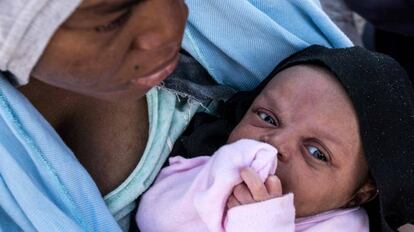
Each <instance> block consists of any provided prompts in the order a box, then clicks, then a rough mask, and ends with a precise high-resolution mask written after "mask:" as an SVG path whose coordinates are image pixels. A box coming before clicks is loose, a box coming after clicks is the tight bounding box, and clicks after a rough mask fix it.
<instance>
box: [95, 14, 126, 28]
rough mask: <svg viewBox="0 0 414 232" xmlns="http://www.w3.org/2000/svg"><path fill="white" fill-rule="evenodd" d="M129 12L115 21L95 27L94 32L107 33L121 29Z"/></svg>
mask: <svg viewBox="0 0 414 232" xmlns="http://www.w3.org/2000/svg"><path fill="white" fill-rule="evenodd" d="M130 14H131V11H127V12H126V13H124V14H123V15H121V16H120V17H118V18H117V19H115V20H113V21H112V22H110V23H107V24H105V25H101V26H97V27H95V31H96V32H109V31H113V30H115V29H117V28H119V27H121V26H122V25H123V24H124V23H125V22H126V21H128V18H129V17H130Z"/></svg>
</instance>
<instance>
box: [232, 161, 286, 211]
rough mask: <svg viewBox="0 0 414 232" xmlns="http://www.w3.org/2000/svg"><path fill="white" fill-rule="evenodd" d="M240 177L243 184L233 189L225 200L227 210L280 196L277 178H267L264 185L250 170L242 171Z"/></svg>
mask: <svg viewBox="0 0 414 232" xmlns="http://www.w3.org/2000/svg"><path fill="white" fill-rule="evenodd" d="M240 176H241V178H242V180H243V182H242V183H241V184H239V185H236V186H235V187H234V189H233V193H232V194H231V195H230V197H229V199H228V200H227V208H228V209H230V208H233V207H235V206H239V205H245V204H250V203H254V202H258V201H265V200H269V199H271V198H275V197H280V196H282V184H281V183H280V179H279V178H278V177H277V176H269V177H268V178H267V179H266V181H265V183H262V181H261V179H260V177H259V175H258V174H257V173H256V172H255V171H254V170H253V169H252V168H244V169H242V171H241V172H240Z"/></svg>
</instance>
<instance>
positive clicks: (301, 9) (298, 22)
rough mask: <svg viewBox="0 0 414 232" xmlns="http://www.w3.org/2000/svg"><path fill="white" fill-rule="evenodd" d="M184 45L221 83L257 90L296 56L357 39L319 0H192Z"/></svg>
mask: <svg viewBox="0 0 414 232" xmlns="http://www.w3.org/2000/svg"><path fill="white" fill-rule="evenodd" d="M186 3H187V5H188V7H189V9H190V15H189V19H188V24H187V28H186V31H185V35H184V41H183V47H184V49H185V50H187V51H188V52H189V53H190V54H191V55H192V56H193V57H195V59H196V60H197V61H198V62H200V63H201V64H202V65H203V66H204V67H205V68H206V69H207V70H208V72H209V73H210V75H212V76H213V78H214V79H215V80H216V81H217V82H218V83H220V84H226V85H229V86H231V87H233V88H235V89H238V90H248V89H252V88H254V87H255V86H256V85H257V84H258V83H260V81H262V80H263V79H264V78H265V77H266V76H267V75H268V74H269V73H270V72H271V71H272V70H273V68H274V67H275V66H276V65H277V64H278V63H279V62H280V61H282V60H283V59H285V58H286V57H287V56H289V55H290V54H292V53H294V52H296V51H299V50H302V49H303V48H305V47H308V46H309V45H312V44H319V45H323V46H325V47H335V48H338V47H349V46H352V43H351V41H350V40H349V39H348V38H347V37H346V36H345V35H344V34H343V33H342V32H341V31H340V30H339V29H338V28H337V27H336V25H335V24H334V23H333V22H332V21H331V20H330V19H329V17H328V16H327V15H326V14H325V13H324V12H323V11H322V9H321V6H320V3H319V1H318V0H187V1H186Z"/></svg>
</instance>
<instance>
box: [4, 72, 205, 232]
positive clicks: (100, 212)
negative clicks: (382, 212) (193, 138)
mask: <svg viewBox="0 0 414 232" xmlns="http://www.w3.org/2000/svg"><path fill="white" fill-rule="evenodd" d="M147 102H148V112H149V123H150V125H149V128H150V131H149V139H148V143H147V146H146V149H145V152H144V154H143V156H142V159H141V161H140V162H139V164H138V166H137V167H136V169H135V170H134V171H133V172H132V173H131V175H130V176H129V177H128V178H127V179H126V180H125V181H124V182H123V183H122V184H121V185H120V186H119V187H118V188H116V189H115V190H114V191H112V192H111V193H109V194H108V195H107V196H105V200H103V199H102V197H101V195H100V193H99V191H98V189H97V187H96V185H95V183H94V182H93V180H92V178H91V177H90V176H89V174H88V173H87V172H86V170H85V169H84V168H83V167H82V166H81V164H80V163H79V162H78V161H77V159H76V157H75V156H74V154H73V153H72V152H71V150H70V149H69V148H68V147H67V146H66V145H65V144H64V142H63V141H62V140H61V138H60V137H59V135H58V134H57V133H56V132H55V131H54V129H53V128H52V127H51V126H50V124H49V123H48V122H47V121H46V120H45V119H44V118H43V117H42V116H41V115H40V114H39V113H38V111H37V110H36V109H35V108H34V107H33V106H32V105H31V103H30V102H29V101H27V99H26V98H25V97H24V96H23V95H21V94H20V92H19V91H17V90H16V89H15V88H14V87H13V86H11V85H10V83H9V82H8V81H7V80H6V78H5V77H4V76H2V74H1V73H0V128H1V130H0V231H121V230H124V231H127V230H128V228H129V219H130V213H131V212H132V211H133V209H134V207H135V200H136V199H137V198H138V197H139V196H140V195H141V193H142V192H143V191H145V190H146V189H147V188H148V187H149V185H150V184H151V183H152V182H153V181H154V179H155V177H156V175H157V174H158V172H159V170H160V169H161V166H162V165H163V163H164V161H165V160H166V159H167V157H168V155H169V153H170V151H171V149H172V146H173V143H174V141H175V140H176V139H177V137H178V136H179V135H180V134H181V133H182V131H183V130H184V128H185V127H186V125H187V124H188V123H189V121H190V119H191V117H192V116H193V115H194V113H195V112H196V111H198V110H200V109H204V108H202V107H200V104H199V103H198V102H197V101H195V100H191V99H189V98H187V97H181V96H180V95H179V94H177V93H175V92H173V91H171V90H167V89H166V88H162V87H156V88H153V89H152V90H151V91H150V92H149V93H148V94H147ZM105 203H106V204H105ZM108 209H109V210H108ZM117 222H118V223H119V225H118V223H117Z"/></svg>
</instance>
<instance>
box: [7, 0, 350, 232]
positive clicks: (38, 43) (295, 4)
mask: <svg viewBox="0 0 414 232" xmlns="http://www.w3.org/2000/svg"><path fill="white" fill-rule="evenodd" d="M188 4H189V8H190V11H191V10H192V9H194V11H193V12H194V14H195V15H193V16H192V17H191V18H190V19H191V20H190V22H189V24H188V27H187V30H188V32H186V38H185V40H184V45H183V47H184V48H185V49H186V50H187V51H188V52H189V53H190V54H191V55H192V56H194V57H195V58H196V59H197V60H199V61H200V63H201V64H202V65H203V66H204V67H205V68H206V69H207V71H209V72H210V74H211V75H212V76H213V78H214V79H215V80H216V81H218V82H219V83H221V84H223V83H227V84H230V85H232V84H235V85H232V86H233V87H235V88H248V87H249V86H250V87H251V86H254V85H255V84H257V83H258V82H259V81H260V79H263V78H264V77H265V76H266V75H263V76H262V74H263V73H266V72H270V70H268V71H267V69H268V68H269V67H270V65H266V62H265V61H266V59H269V57H270V58H272V59H273V60H272V62H271V63H272V65H273V64H274V63H275V62H277V61H278V60H279V59H281V58H282V57H284V56H285V55H288V54H290V53H292V52H294V51H295V50H299V49H301V48H302V47H304V46H308V45H309V44H311V43H320V44H323V45H326V46H347V45H350V43H349V40H347V38H346V37H344V35H343V34H342V33H341V32H340V31H339V30H338V29H337V28H336V27H335V26H334V25H333V24H332V22H330V21H329V19H328V17H327V16H325V15H324V14H323V13H322V11H321V10H320V8H319V5H318V4H317V3H316V1H311V0H309V1H306V2H305V1H283V2H280V3H278V4H276V3H274V2H271V1H266V2H263V4H264V5H265V6H266V4H269V5H268V6H269V8H266V9H263V6H262V5H261V3H252V4H246V2H240V1H237V2H236V1H229V2H224V3H223V2H222V1H216V0H211V1H189V2H188ZM203 4H207V5H203ZM220 4H222V5H220ZM223 4H224V5H226V6H233V7H236V8H237V9H238V11H237V12H238V15H244V11H243V9H245V8H246V7H249V11H250V12H251V15H250V16H249V17H242V18H240V20H242V21H243V22H244V23H248V24H254V25H256V27H250V26H249V27H247V28H250V29H252V33H255V32H257V31H256V29H260V30H259V31H261V33H260V36H259V35H258V36H257V37H250V36H249V35H243V36H239V37H238V38H237V41H238V42H237V43H235V37H234V36H231V35H234V34H232V33H229V34H227V33H226V34H225V36H224V35H222V36H217V33H216V32H215V31H214V30H213V31H212V30H210V29H209V28H210V27H211V26H213V27H214V26H215V25H217V24H222V25H229V27H228V30H229V31H230V32H231V31H232V30H235V31H237V32H240V31H241V30H240V27H243V24H240V23H239V24H237V22H235V21H232V20H231V21H228V19H229V18H228V17H220V18H221V19H220V18H217V19H218V20H214V21H213V22H211V23H208V22H206V21H204V19H205V16H206V15H205V13H208V12H210V14H216V15H221V16H223V15H226V14H227V13H228V12H232V14H235V13H237V12H234V11H230V10H229V9H227V10H226V8H223V7H222V6H224V5H223ZM204 6H205V7H208V8H204V11H203V10H202V9H203V8H200V7H204ZM215 6H219V7H215ZM278 9H279V10H280V9H286V11H287V13H289V14H290V15H291V16H292V17H298V20H297V21H298V22H297V23H293V22H292V23H285V22H284V21H285V20H286V17H285V18H283V17H282V18H280V17H279V16H278V15H279V14H278V12H277V10H278ZM260 12H262V15H265V16H266V15H267V16H268V17H265V18H263V20H258V19H257V17H254V15H255V14H260ZM0 13H1V15H2V17H1V18H0V25H1V29H2V31H1V33H0V36H1V37H0V42H1V43H0V69H1V70H2V72H1V74H0V75H1V76H2V78H1V79H0V80H1V81H0V105H1V107H0V112H1V114H0V115H1V116H0V119H1V120H0V123H1V125H0V126H1V128H2V130H1V132H0V145H1V151H0V156H1V157H0V160H2V162H1V164H0V173H1V182H0V183H1V186H0V193H1V195H2V197H1V198H0V206H1V208H0V221H1V222H2V223H1V224H0V228H2V229H3V228H4V230H7V231H11V230H16V229H18V228H19V229H23V230H25V231H30V230H53V231H54V230H56V231H72V230H84V231H85V230H86V231H114V230H119V228H118V225H117V223H116V222H118V224H119V225H121V228H122V229H124V230H127V229H128V227H129V221H130V217H129V215H130V213H131V211H132V210H133V209H134V208H135V205H136V204H135V200H136V199H137V198H138V197H139V196H140V195H141V193H142V192H143V191H145V190H146V189H147V188H148V186H149V185H150V184H151V183H152V182H153V180H154V178H155V176H156V174H157V173H158V171H159V170H160V168H161V166H162V165H163V163H164V161H165V160H166V158H167V156H168V154H169V152H170V151H171V148H172V145H173V143H174V141H175V140H176V138H177V137H178V136H179V135H180V134H181V132H182V131H183V130H184V128H185V126H186V125H187V124H188V122H189V119H190V118H191V117H192V116H193V115H194V113H195V112H196V111H198V110H200V109H206V108H207V109H212V108H214V101H212V98H211V95H212V94H214V95H215V96H217V95H221V96H222V93H223V91H225V92H227V90H225V89H223V88H222V87H217V86H215V85H214V83H212V81H209V80H208V79H207V80H206V79H202V80H199V81H197V80H196V77H200V76H201V77H203V76H208V75H207V73H206V72H205V71H203V70H202V68H201V67H200V66H199V65H198V64H197V63H196V62H194V61H193V60H191V58H189V57H188V56H185V55H182V59H181V61H180V67H179V68H178V69H177V71H176V72H175V73H174V75H173V76H172V77H170V78H169V79H167V80H166V81H165V85H164V86H159V87H157V88H152V87H154V86H155V85H157V84H158V83H159V82H160V81H162V80H164V79H165V78H166V77H167V76H168V75H169V74H170V73H171V72H172V71H173V69H174V68H175V66H176V64H177V60H178V55H177V53H178V51H179V49H180V46H179V45H180V42H181V38H182V35H183V30H184V23H185V20H186V16H187V9H186V6H185V4H184V2H183V1H182V0H147V1H137V0H114V1H105V0H84V1H79V0H72V1H64V2H61V1H52V0H43V1H41V2H39V1H34V0H32V1H30V0H21V1H11V0H10V1H2V2H1V3H0ZM236 18H237V17H236ZM232 19H234V18H232ZM309 19H313V21H312V20H309ZM279 21H280V24H278V22H279ZM269 22H273V24H271V25H272V27H266V26H264V25H269V24H268V23H269ZM315 22H316V23H315ZM298 23H299V24H301V25H303V27H302V31H298V30H297V29H298V28H297V24H298ZM237 25H239V26H237ZM246 25H247V24H246ZM266 28H267V29H266ZM206 29H208V30H206ZM245 31H246V30H245ZM202 35H205V36H208V37H209V38H210V39H211V40H206V39H205V38H203V37H202ZM241 38H243V39H241ZM217 39H218V40H217ZM274 39H278V40H279V41H280V44H279V46H280V47H278V48H276V49H274V50H268V51H267V50H266V49H264V50H263V48H266V46H264V47H262V49H261V50H257V49H256V48H255V47H254V46H250V47H247V46H242V45H243V44H246V43H253V44H257V43H261V44H262V45H264V42H265V41H267V40H272V44H273V43H274ZM258 41H259V42H258ZM335 41H336V42H335ZM223 42H225V43H229V44H228V47H226V53H227V54H224V53H223V52H221V51H219V50H218V49H217V48H220V47H221V46H222V43H223ZM232 42H233V44H232ZM209 46H210V47H209ZM226 46H227V45H226ZM243 47H244V48H245V49H240V48H243ZM282 48H283V49H282ZM278 49H280V50H279V51H278ZM197 51H199V53H197ZM237 51H238V52H237ZM240 51H243V52H242V53H240ZM204 52H211V53H208V54H206V53H204ZM258 52H261V53H262V55H261V56H258ZM274 54H278V56H277V57H274V56H273V55H274ZM212 61H215V62H212ZM241 61H243V62H241ZM226 62H227V63H226ZM256 62H259V63H260V62H261V63H262V65H260V66H257V67H256V66H255V65H256V64H257V63H256ZM223 64H227V65H228V66H226V65H223ZM238 64H240V66H237V65H238ZM252 67H255V68H254V69H251V68H252ZM256 68H257V69H256ZM234 70H236V71H237V70H238V71H240V73H241V74H242V76H243V77H244V79H239V80H237V79H234V78H235V76H234V77H233V76H232V75H234V74H235V73H236V72H234ZM244 70H251V72H250V71H247V72H245V71H244ZM215 71H220V75H218V73H216V72H215ZM249 72H250V73H253V74H254V75H249ZM187 74H188V75H187ZM185 76H188V77H189V79H190V81H188V80H187V81H186V80H185V78H184V77H185ZM29 78H30V82H29ZM226 78H227V79H226ZM187 79H188V78H187ZM249 79H251V80H252V81H249ZM188 82H190V83H191V84H188ZM11 83H14V84H16V83H18V84H26V83H28V84H26V85H24V86H22V87H20V88H19V89H18V90H19V91H17V90H16V88H15V87H13V86H12V85H11ZM238 83H240V85H238ZM245 83H250V85H244V84H245ZM170 88H173V89H174V91H171V89H170ZM177 91H178V92H181V93H182V94H179V95H177V94H176V93H177ZM22 94H23V95H22ZM195 94H196V95H197V96H194V95H195ZM144 95H145V98H144ZM108 100H109V101H108ZM201 104H203V107H201ZM33 106H34V107H35V108H36V109H35V108H34V107H33ZM39 112H40V114H39ZM101 195H104V196H105V197H104V200H105V201H104V200H103V199H102V197H101ZM3 196H4V197H3ZM108 209H109V210H108ZM111 214H112V215H111ZM112 216H113V217H115V220H114V219H113V218H112ZM3 222H7V223H3Z"/></svg>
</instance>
